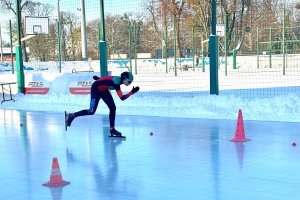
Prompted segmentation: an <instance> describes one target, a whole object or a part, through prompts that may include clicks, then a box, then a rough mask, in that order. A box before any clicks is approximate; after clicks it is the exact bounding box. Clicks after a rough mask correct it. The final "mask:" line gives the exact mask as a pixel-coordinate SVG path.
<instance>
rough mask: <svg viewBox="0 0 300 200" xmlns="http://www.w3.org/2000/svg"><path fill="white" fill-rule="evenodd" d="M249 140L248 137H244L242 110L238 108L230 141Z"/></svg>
mask: <svg viewBox="0 0 300 200" xmlns="http://www.w3.org/2000/svg"><path fill="white" fill-rule="evenodd" d="M249 140H250V139H248V138H246V137H245V131H244V122H243V115H242V110H241V109H239V115H238V119H237V123H236V129H235V137H234V138H233V139H232V140H230V141H231V142H247V141H249Z"/></svg>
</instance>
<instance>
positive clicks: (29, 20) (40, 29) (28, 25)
mask: <svg viewBox="0 0 300 200" xmlns="http://www.w3.org/2000/svg"><path fill="white" fill-rule="evenodd" d="M25 33H26V35H41V34H49V17H35V16H25Z"/></svg>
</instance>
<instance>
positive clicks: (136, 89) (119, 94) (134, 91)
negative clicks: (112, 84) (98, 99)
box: [116, 86, 140, 101]
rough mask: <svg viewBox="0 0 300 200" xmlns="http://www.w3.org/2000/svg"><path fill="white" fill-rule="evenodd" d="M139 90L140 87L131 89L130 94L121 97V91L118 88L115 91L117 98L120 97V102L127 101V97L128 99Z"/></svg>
mask: <svg viewBox="0 0 300 200" xmlns="http://www.w3.org/2000/svg"><path fill="white" fill-rule="evenodd" d="M139 90H140V87H139V86H137V87H133V88H132V90H131V91H130V92H128V93H127V94H126V95H123V92H122V91H121V89H120V88H118V89H116V91H117V94H118V96H119V97H120V99H121V100H122V101H124V100H125V99H127V98H128V97H130V96H131V95H133V94H134V93H136V92H138V91H139Z"/></svg>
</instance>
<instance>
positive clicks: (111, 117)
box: [102, 91, 116, 129]
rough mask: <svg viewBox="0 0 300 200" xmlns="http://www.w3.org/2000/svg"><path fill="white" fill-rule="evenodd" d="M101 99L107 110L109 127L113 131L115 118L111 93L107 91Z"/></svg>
mask: <svg viewBox="0 0 300 200" xmlns="http://www.w3.org/2000/svg"><path fill="white" fill-rule="evenodd" d="M102 99H103V101H104V102H105V103H106V105H107V106H108V108H109V125H110V129H113V128H115V118H116V105H115V102H114V99H113V97H112V96H111V93H110V92H109V91H106V92H105V93H103V95H102Z"/></svg>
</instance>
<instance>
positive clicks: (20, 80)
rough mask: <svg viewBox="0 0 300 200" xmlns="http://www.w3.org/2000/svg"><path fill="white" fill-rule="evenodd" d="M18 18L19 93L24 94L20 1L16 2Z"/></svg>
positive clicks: (17, 66) (17, 59)
mask: <svg viewBox="0 0 300 200" xmlns="http://www.w3.org/2000/svg"><path fill="white" fill-rule="evenodd" d="M16 18H17V38H18V44H17V45H16V69H17V79H18V92H19V93H24V87H25V81H24V70H23V59H22V46H21V30H20V29H21V12H20V0H16Z"/></svg>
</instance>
